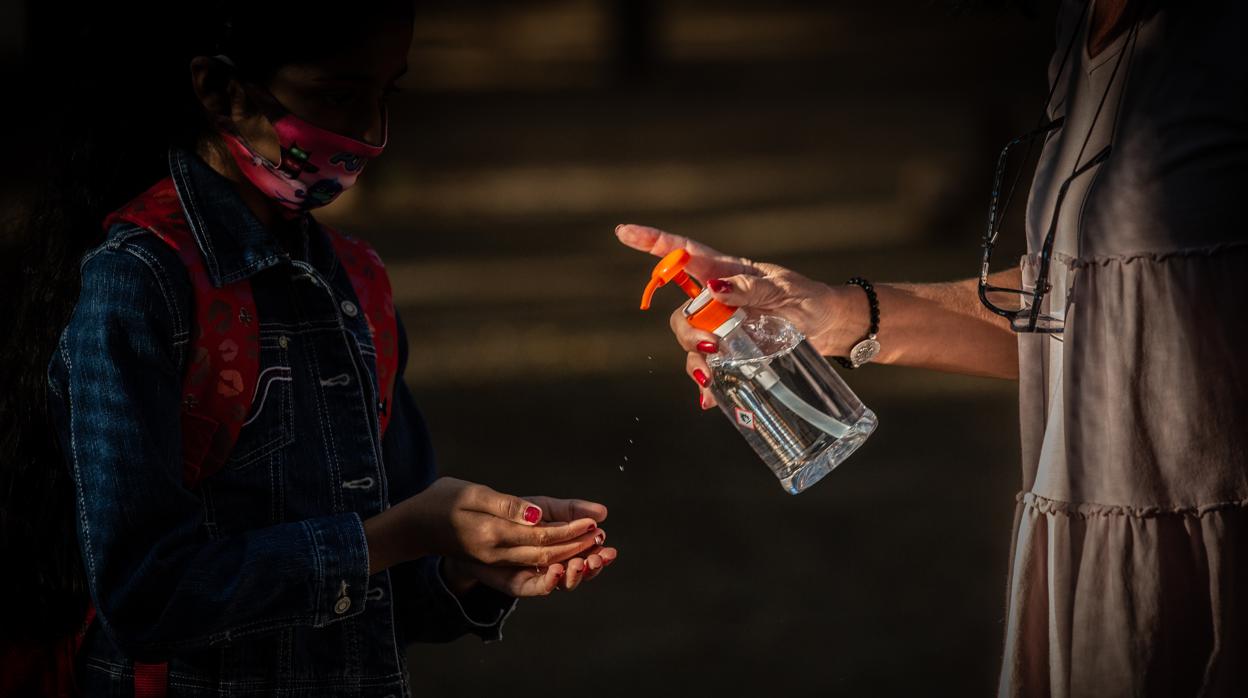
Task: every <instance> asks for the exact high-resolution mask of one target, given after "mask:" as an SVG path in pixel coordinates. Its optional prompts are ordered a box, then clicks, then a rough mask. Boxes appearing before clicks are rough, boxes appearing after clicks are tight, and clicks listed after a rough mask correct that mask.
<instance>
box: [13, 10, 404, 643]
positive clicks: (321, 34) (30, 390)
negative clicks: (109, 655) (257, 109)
mask: <svg viewBox="0 0 1248 698" xmlns="http://www.w3.org/2000/svg"><path fill="white" fill-rule="evenodd" d="M75 5H77V6H75ZM369 5H370V7H369V8H368V9H369V11H370V12H372V11H373V10H374V9H382V8H384V9H385V10H386V11H388V12H391V13H393V12H394V11H395V10H396V9H397V10H401V11H404V12H405V13H406V14H407V16H408V20H409V21H410V12H411V2H410V0H404V1H402V2H385V3H376V7H373V6H372V5H373V4H372V3H369ZM53 6H54V7H55V15H53V14H52V10H51V9H46V10H35V11H34V15H33V16H32V17H31V18H30V25H29V31H28V35H29V39H30V48H29V51H28V52H27V55H26V61H25V66H24V70H23V72H24V77H25V79H26V81H27V82H28V83H29V85H28V88H29V90H28V92H29V94H30V95H31V96H32V97H31V99H30V100H29V101H30V103H31V104H34V105H36V107H34V108H32V110H31V111H32V113H33V118H30V119H28V121H29V122H30V123H27V124H25V128H26V129H27V132H28V133H31V134H35V135H33V136H32V137H31V138H30V139H29V142H31V143H38V144H44V145H41V146H40V147H44V146H47V147H48V150H47V151H46V152H45V153H43V157H42V160H43V165H42V168H41V171H39V173H38V174H36V175H35V176H34V177H31V178H30V179H31V180H32V181H35V182H39V183H41V186H40V187H39V188H38V191H33V192H28V193H27V195H25V196H24V197H23V198H24V199H25V202H24V204H19V205H18V206H17V207H16V211H11V212H10V215H9V216H8V221H7V224H6V225H5V230H4V235H3V237H0V244H3V249H0V258H2V259H0V264H2V265H3V269H2V270H0V288H2V290H3V296H0V297H3V298H5V299H9V302H10V303H11V304H12V306H15V308H12V310H11V312H12V314H11V315H10V317H12V318H15V319H14V320H13V322H12V324H11V325H10V326H9V327H8V328H6V331H5V332H4V333H3V334H4V336H3V339H0V349H2V350H0V415H2V416H3V421H2V422H0V559H2V560H4V563H5V567H6V572H5V574H3V575H0V598H4V599H9V600H10V601H12V603H9V604H6V607H5V609H4V610H3V611H0V639H23V638H52V637H56V636H60V635H63V634H65V633H66V632H68V631H71V630H72V629H73V628H74V627H76V626H77V624H79V623H80V622H81V621H82V618H83V614H84V613H85V609H86V604H87V602H88V596H87V585H86V578H85V574H84V572H83V566H82V560H81V555H80V552H79V548H78V541H77V532H76V531H77V529H76V525H75V521H74V491H73V486H72V480H71V479H70V473H69V471H68V468H67V467H66V465H65V460H64V458H63V456H62V454H61V453H60V451H59V448H58V446H57V441H56V438H55V434H54V431H53V429H52V426H51V424H50V423H49V420H48V417H47V407H48V394H47V388H46V370H47V366H48V362H49V360H50V358H51V356H52V353H53V350H54V348H55V346H56V343H57V340H58V337H59V335H60V332H61V330H62V328H63V327H64V326H65V324H66V322H67V321H68V319H69V315H70V313H71V312H72V310H73V307H74V304H75V303H76V301H77V298H78V293H79V289H80V276H79V262H80V260H81V258H82V256H83V255H84V254H85V253H86V252H87V251H88V250H90V249H91V248H93V247H95V246H96V245H98V244H100V243H101V242H102V241H103V232H104V231H103V230H102V229H101V221H103V219H104V217H105V216H106V215H107V214H108V213H109V212H111V211H113V210H115V209H116V208H118V207H119V206H121V205H122V204H124V203H125V202H126V201H128V200H129V199H131V198H133V197H134V196H136V195H138V194H139V193H141V192H143V191H144V190H145V189H146V188H147V187H149V186H150V185H151V184H153V183H154V182H156V181H157V180H159V179H161V178H163V177H164V176H166V175H167V174H168V169H167V165H166V157H167V153H168V149H169V148H170V146H181V147H185V148H190V149H195V148H196V147H197V145H198V144H199V143H200V141H201V139H202V138H203V137H204V135H205V134H206V132H207V130H208V129H209V127H210V125H209V122H208V118H207V116H206V115H205V114H204V112H203V109H202V108H201V106H200V104H199V102H198V100H197V99H196V98H195V95H194V92H193V90H192V87H191V81H190V73H189V64H190V60H191V58H193V57H194V56H197V55H214V54H216V53H228V54H230V55H231V57H232V58H234V59H235V61H236V62H237V63H238V64H239V65H240V67H241V68H243V69H244V70H245V71H246V73H247V74H248V76H249V77H251V78H256V79H265V78H266V77H267V76H269V75H271V73H272V71H274V70H276V69H277V68H278V67H280V65H283V64H285V63H287V62H290V61H293V60H300V59H310V58H315V57H316V56H317V55H318V53H319V54H321V55H323V54H328V53H329V52H330V51H333V50H337V47H338V46H341V45H342V43H341V40H342V39H343V33H342V32H343V24H342V22H341V20H342V17H341V8H340V7H337V6H335V4H333V3H330V2H304V3H299V4H298V9H297V10H296V11H293V12H291V11H289V7H288V6H285V5H284V4H282V3H277V2H268V1H266V0H254V1H253V2H249V3H242V2H229V1H225V2H215V3H214V2H208V3H203V2H201V3H182V2H159V3H158V2H148V3H86V2H81V3H73V4H70V5H68V6H67V5H66V4H64V3H50V4H44V7H53ZM234 6H237V10H236V9H235V7H234ZM32 7H33V6H32ZM41 12H42V13H43V14H40V13H41ZM346 38H347V39H348V40H350V39H351V38H355V39H359V38H360V37H359V36H358V35H357V36H355V37H351V36H350V35H349V34H347V35H346ZM6 109H7V107H6ZM40 125H42V129H40V128H39V126H40ZM32 129H33V130H32ZM41 131H43V132H44V133H42V137H40V136H39V134H40V132H41ZM47 144H50V146H48V145H47Z"/></svg>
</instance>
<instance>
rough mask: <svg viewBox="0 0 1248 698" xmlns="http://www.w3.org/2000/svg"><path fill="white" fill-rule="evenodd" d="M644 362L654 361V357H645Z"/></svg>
mask: <svg viewBox="0 0 1248 698" xmlns="http://www.w3.org/2000/svg"><path fill="white" fill-rule="evenodd" d="M646 361H654V357H653V356H646Z"/></svg>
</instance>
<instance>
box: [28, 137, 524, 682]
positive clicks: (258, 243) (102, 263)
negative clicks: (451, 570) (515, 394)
mask: <svg viewBox="0 0 1248 698" xmlns="http://www.w3.org/2000/svg"><path fill="white" fill-rule="evenodd" d="M169 165H170V172H171V175H172V177H173V181H174V183H175V186H176V188H177V192H178V196H179V198H180V199H181V201H182V205H183V208H184V210H185V211H186V212H187V214H188V220H189V223H190V226H191V230H192V232H193V234H194V236H195V238H196V242H197V244H198V246H199V248H200V250H201V252H202V253H203V256H204V264H205V266H206V268H207V272H208V275H209V278H210V279H211V280H212V281H213V283H218V284H219V283H229V282H233V281H237V280H239V279H249V280H250V282H251V286H252V293H253V295H254V297H255V301H256V308H257V311H258V315H259V320H260V323H259V334H260V372H261V381H260V383H259V385H258V388H257V393H256V394H257V398H256V400H255V401H254V403H253V405H252V414H250V415H249V416H248V422H247V424H246V425H245V426H244V427H243V429H242V432H241V433H240V434H239V438H238V441H237V443H236V444H235V447H234V450H233V451H232V453H231V456H230V458H229V460H228V462H227V464H226V466H225V467H224V468H223V469H222V470H221V471H219V472H218V473H216V474H214V475H212V476H210V477H209V478H208V479H207V480H205V481H204V482H203V483H202V484H201V485H200V486H198V487H196V488H195V489H187V488H186V487H185V486H184V484H183V481H182V458H181V441H180V435H179V429H180V426H179V404H180V393H181V386H182V377H183V371H184V369H185V368H186V365H187V361H188V357H187V348H188V345H189V343H190V340H191V337H192V333H193V332H194V327H193V326H192V323H193V322H194V309H195V305H194V301H193V291H192V287H191V285H190V280H189V276H188V274H187V273H186V269H185V267H183V265H182V263H181V261H180V260H179V259H178V257H177V255H176V253H175V252H174V251H173V250H172V249H170V248H169V247H167V246H166V245H165V244H164V243H163V242H161V241H160V240H159V239H158V238H156V236H155V235H153V234H152V233H150V232H149V231H146V230H144V229H142V228H138V227H136V226H134V225H131V224H118V225H115V226H113V227H112V228H111V229H110V230H109V231H108V233H107V237H106V241H105V242H104V243H103V244H102V245H101V246H100V247H98V248H97V249H95V250H93V251H92V252H90V253H89V254H87V255H86V257H85V258H84V260H83V262H82V292H81V295H80V297H79V299H78V303H77V306H76V307H75V309H74V312H73V315H72V317H71V319H70V321H69V324H68V325H67V327H66V328H65V330H64V332H63V333H62V335H61V338H60V343H59V347H58V351H57V352H56V353H55V355H54V357H53V359H52V362H51V365H50V366H49V389H50V395H51V403H52V405H53V409H52V412H53V418H54V419H55V420H56V422H57V424H58V432H59V434H60V438H61V446H62V449H63V451H64V454H65V458H66V461H67V463H68V465H69V467H70V470H71V473H72V476H73V480H74V482H75V485H76V495H77V502H76V504H77V518H78V536H79V542H80V544H81V548H82V554H83V561H84V563H85V565H86V571H87V576H88V580H89V583H90V591H91V598H92V601H93V603H94V605H95V608H96V611H97V616H96V621H95V622H94V623H93V624H92V626H91V627H90V630H89V632H88V635H87V637H86V641H85V644H84V651H83V652H82V655H81V657H80V666H79V676H80V677H81V678H80V681H81V682H82V683H83V685H84V688H85V690H86V692H87V694H88V695H95V694H97V693H98V694H101V695H103V694H108V695H126V694H132V682H133V670H132V665H133V663H134V662H136V661H138V662H145V663H155V662H168V669H169V693H170V695H222V694H230V695H275V694H280V695H317V696H323V695H353V696H356V695H358V696H373V695H376V696H387V695H393V696H406V695H410V690H409V687H408V685H407V676H406V674H407V672H406V661H405V657H404V648H405V646H406V645H407V643H410V642H417V641H447V640H450V639H453V638H455V637H458V636H460V635H463V634H465V633H473V634H476V635H479V636H480V637H482V638H483V639H486V640H495V639H499V638H500V637H501V627H502V623H503V620H504V619H505V618H506V616H507V615H508V614H509V613H510V611H511V609H512V607H513V605H514V600H513V599H510V598H508V597H504V596H503V595H501V594H496V593H495V592H492V591H488V590H485V589H480V588H479V589H477V590H474V591H472V592H469V593H468V594H467V595H466V596H465V598H463V599H458V598H456V597H455V596H453V595H452V594H451V593H450V592H449V591H448V590H447V587H446V585H445V583H444V582H443V580H442V579H441V577H440V575H439V572H438V569H439V560H438V559H436V558H425V559H421V560H417V561H413V562H408V563H403V564H400V565H398V566H395V567H392V568H391V569H389V570H387V571H384V572H380V573H378V574H375V575H371V576H370V575H369V574H368V549H367V545H366V542H365V538H364V528H363V523H362V522H363V520H364V519H367V518H368V517H370V516H373V515H375V514H377V513H379V512H381V511H382V510H383V509H385V508H387V507H388V506H390V505H391V504H394V503H397V502H400V501H402V500H403V499H405V498H407V497H410V496H411V495H413V494H416V493H417V492H419V491H420V490H422V489H423V488H424V487H426V486H427V485H428V484H429V483H430V482H431V481H432V479H433V478H434V472H435V467H434V459H433V453H432V449H431V447H430V442H429V435H428V433H427V431H426V429H425V425H424V422H423V420H422V418H421V416H420V413H419V412H418V411H417V408H416V405H415V404H414V402H413V400H412V396H411V393H410V392H409V391H408V389H407V387H406V386H405V385H404V384H403V381H402V380H401V379H400V380H399V381H398V384H397V385H396V386H395V395H394V399H393V400H392V404H391V407H390V409H391V410H392V413H391V421H390V424H389V427H388V429H387V430H386V433H385V437H384V438H380V437H379V435H378V415H377V409H378V400H377V390H376V377H375V373H376V370H375V365H374V360H373V347H372V344H371V341H370V338H369V332H368V328H367V327H366V322H365V318H364V316H363V314H362V313H357V312H351V311H353V310H354V309H355V308H357V307H359V305H358V301H357V299H356V298H355V294H354V291H353V290H352V286H351V283H350V279H349V278H348V277H347V275H346V272H345V271H344V270H343V268H342V266H341V265H340V264H339V263H338V260H337V258H336V257H335V255H334V252H333V248H332V246H331V243H330V241H329V240H328V238H327V237H326V236H325V234H324V232H323V231H322V230H321V228H320V227H319V226H318V225H317V224H316V223H315V221H314V220H312V218H311V217H310V216H305V217H304V219H303V225H302V228H301V230H302V231H303V236H302V239H303V243H304V244H303V248H304V249H303V254H295V255H294V256H293V257H292V256H291V255H289V254H287V252H286V251H285V250H284V248H283V247H282V245H280V244H279V242H278V241H277V240H276V238H275V237H274V236H273V235H272V234H271V233H270V232H269V231H268V230H267V229H266V228H265V227H264V226H262V225H261V224H260V222H259V221H258V220H257V219H256V218H255V217H254V216H253V215H252V214H251V212H250V211H249V210H248V209H247V208H246V206H245V205H244V204H243V202H242V200H241V199H240V198H239V197H238V195H237V193H236V192H235V190H234V189H233V185H232V184H231V183H230V182H228V181H227V180H226V179H224V178H223V177H221V176H220V175H218V174H217V173H216V172H214V171H213V170H212V169H211V168H209V167H208V166H207V165H206V164H204V163H203V162H202V161H201V160H199V159H198V158H197V157H196V156H195V155H193V154H190V153H188V152H185V151H180V150H174V151H171V152H170V156H169ZM398 335H399V339H400V346H399V373H398V375H399V376H400V377H401V376H402V375H403V370H404V368H405V366H406V363H407V342H406V338H405V335H404V333H403V331H402V328H401V326H400V331H399V333H398ZM260 396H263V398H261V397H260Z"/></svg>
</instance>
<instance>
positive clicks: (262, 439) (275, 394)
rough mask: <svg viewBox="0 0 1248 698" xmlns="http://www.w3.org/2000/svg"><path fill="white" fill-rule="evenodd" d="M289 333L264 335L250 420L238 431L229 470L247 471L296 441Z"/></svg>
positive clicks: (264, 333)
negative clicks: (288, 346) (288, 347)
mask: <svg viewBox="0 0 1248 698" xmlns="http://www.w3.org/2000/svg"><path fill="white" fill-rule="evenodd" d="M287 344H288V340H287V337H286V334H285V333H283V332H280V331H271V332H266V331H264V330H261V332H260V370H259V373H258V374H257V376H256V390H255V394H254V395H253V397H252V399H251V408H250V410H249V411H248V414H247V419H246V420H244V421H243V426H242V429H240V430H239V432H238V441H237V442H235V444H234V448H233V450H232V451H231V452H230V457H229V459H227V460H226V464H225V467H226V469H227V470H243V469H246V468H248V467H250V466H252V465H255V464H256V463H259V462H262V461H264V460H266V459H267V458H268V457H269V456H271V455H273V454H274V453H275V452H277V451H279V450H281V449H282V448H285V447H286V446H289V445H290V444H292V443H294V441H295V432H294V405H293V394H294V390H293V388H292V386H291V381H292V380H293V378H294V376H293V371H292V370H291V365H290V354H289V351H288V350H287Z"/></svg>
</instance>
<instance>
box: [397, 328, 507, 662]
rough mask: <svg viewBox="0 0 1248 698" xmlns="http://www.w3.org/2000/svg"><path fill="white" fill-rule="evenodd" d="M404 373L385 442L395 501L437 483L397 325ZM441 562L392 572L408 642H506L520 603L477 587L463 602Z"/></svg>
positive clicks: (405, 566) (432, 560)
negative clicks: (466, 637) (407, 379)
mask: <svg viewBox="0 0 1248 698" xmlns="http://www.w3.org/2000/svg"><path fill="white" fill-rule="evenodd" d="M398 335H399V370H398V372H397V374H396V376H397V377H396V381H397V384H396V385H395V388H394V397H393V398H392V400H391V402H392V404H391V410H393V411H392V412H391V415H390V427H389V428H388V429H387V430H386V435H385V438H384V439H383V440H382V453H383V456H384V458H385V463H386V477H387V480H388V483H389V491H390V501H391V503H392V504H397V503H399V502H401V501H403V500H404V499H406V498H408V497H410V496H412V495H414V494H417V493H419V492H420V491H421V490H423V489H425V488H426V487H428V486H429V484H430V483H432V482H433V480H434V478H436V477H437V467H436V464H435V459H434V454H433V446H432V441H431V439H430V438H429V431H428V428H427V427H426V426H425V421H424V418H423V417H422V416H421V414H420V410H419V409H418V408H417V407H416V401H415V400H414V399H413V398H412V393H411V391H410V390H409V389H408V387H407V385H406V384H405V383H404V381H403V374H404V371H405V370H406V367H407V360H408V344H407V334H406V332H405V331H404V329H403V323H402V321H400V322H399V323H398ZM440 569H441V558H438V557H427V558H422V559H420V560H414V561H412V562H405V563H402V564H399V565H396V566H394V567H392V568H391V569H390V575H391V577H390V579H391V583H392V585H393V588H394V603H395V616H396V622H397V623H398V625H399V630H400V632H401V633H402V635H403V637H404V639H405V641H406V642H449V641H451V640H454V639H456V638H458V637H461V636H463V635H466V634H473V635H477V636H478V637H480V638H481V639H483V640H485V641H487V642H490V641H495V640H501V639H502V629H503V623H504V622H505V621H506V619H507V617H508V616H509V615H510V614H511V612H512V610H513V609H514V608H515V604H516V600H515V599H514V598H512V597H510V596H507V595H505V594H501V593H499V592H496V591H494V590H492V589H488V588H486V587H483V586H478V587H477V588H475V589H473V590H472V591H470V592H468V593H467V594H465V595H464V596H463V597H462V598H461V597H456V596H455V595H454V594H452V593H451V592H450V591H449V590H448V588H447V585H446V583H445V581H443V579H442V576H441V573H440Z"/></svg>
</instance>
